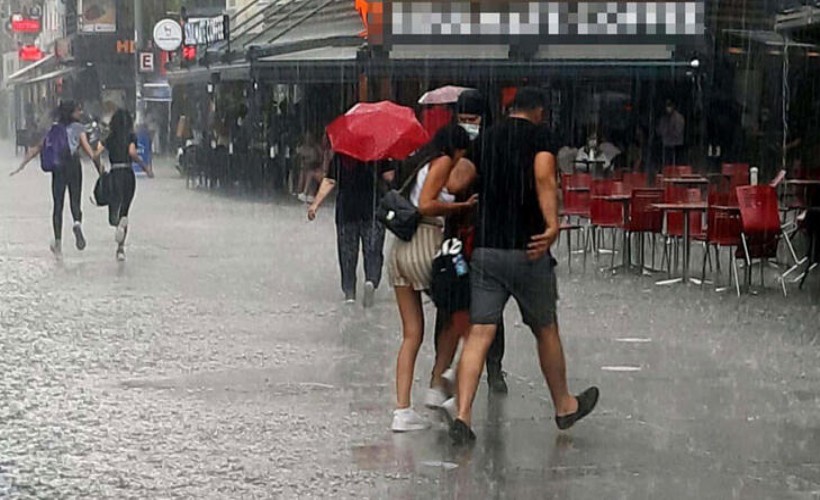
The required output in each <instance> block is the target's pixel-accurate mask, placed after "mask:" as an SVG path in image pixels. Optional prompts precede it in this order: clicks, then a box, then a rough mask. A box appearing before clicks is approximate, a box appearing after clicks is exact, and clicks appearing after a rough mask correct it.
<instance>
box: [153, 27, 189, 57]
mask: <svg viewBox="0 0 820 500" xmlns="http://www.w3.org/2000/svg"><path fill="white" fill-rule="evenodd" d="M154 44H156V46H157V47H158V48H159V49H160V50H164V51H166V52H173V51H175V50H177V49H178V48H179V46H180V45H182V26H180V25H179V23H178V22H177V21H174V20H173V19H162V20H161V21H159V22H158V23H157V24H156V25H154Z"/></svg>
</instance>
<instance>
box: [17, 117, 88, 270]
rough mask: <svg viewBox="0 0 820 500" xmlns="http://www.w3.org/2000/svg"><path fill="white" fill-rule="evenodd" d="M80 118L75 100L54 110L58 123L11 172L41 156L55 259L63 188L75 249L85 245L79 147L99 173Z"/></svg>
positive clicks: (60, 234) (58, 249)
mask: <svg viewBox="0 0 820 500" xmlns="http://www.w3.org/2000/svg"><path fill="white" fill-rule="evenodd" d="M81 115H82V108H81V107H80V106H79V105H78V104H77V103H75V102H74V101H63V102H61V103H60V106H59V107H58V108H57V123H55V124H54V125H52V127H51V129H50V130H49V131H48V133H47V134H46V137H45V138H44V139H43V141H42V142H41V143H40V144H37V145H36V146H34V147H32V148H31V149H29V151H28V153H27V154H26V157H25V158H24V159H23V162H22V163H21V164H20V167H19V168H17V170H14V171H13V172H12V173H11V175H15V174H17V173H19V172H20V171H22V170H23V169H24V168H26V165H28V164H29V162H31V160H33V159H34V157H35V156H37V155H39V154H41V153H42V156H41V162H42V165H41V166H42V168H43V170H44V171H46V172H50V173H51V196H52V199H53V201H54V210H53V212H52V225H53V228H54V241H53V242H52V243H51V251H52V252H53V253H54V256H55V257H57V258H58V259H59V258H62V239H63V205H64V204H65V192H66V189H67V190H68V199H69V205H70V206H71V215H72V217H73V219H74V226H73V231H74V238H75V240H76V244H77V249H78V250H83V249H85V245H86V241H85V236H84V235H83V227H82V220H83V212H82V203H81V200H82V189H83V169H82V163H81V162H80V148H82V150H83V151H85V154H87V155H88V157H89V158H91V160H92V161H93V162H94V166H95V167H96V168H97V171H98V172H101V165H100V161H99V157H98V156H97V155H96V154H95V153H94V150H93V149H92V148H91V145H90V144H89V142H88V136H86V133H85V127H84V126H83V125H82V124H81V123H80V117H81ZM63 131H65V132H64V133H63Z"/></svg>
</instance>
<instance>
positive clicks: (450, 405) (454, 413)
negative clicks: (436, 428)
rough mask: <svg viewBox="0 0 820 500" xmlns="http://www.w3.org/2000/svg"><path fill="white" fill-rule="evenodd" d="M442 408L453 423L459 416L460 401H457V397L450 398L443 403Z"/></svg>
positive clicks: (451, 423) (450, 422)
mask: <svg viewBox="0 0 820 500" xmlns="http://www.w3.org/2000/svg"><path fill="white" fill-rule="evenodd" d="M441 410H442V412H443V413H444V416H445V417H447V420H448V421H449V424H450V425H453V422H455V421H456V418H458V403H457V402H456V398H450V399H448V400H447V401H445V402H444V403H442V405H441Z"/></svg>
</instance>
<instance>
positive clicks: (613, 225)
mask: <svg viewBox="0 0 820 500" xmlns="http://www.w3.org/2000/svg"><path fill="white" fill-rule="evenodd" d="M756 177H758V176H757V172H756V170H755V169H752V168H751V167H750V166H749V165H748V164H742V163H725V164H723V165H722V166H721V171H720V172H719V173H713V174H702V173H699V172H697V171H695V169H693V168H692V167H691V166H688V165H670V166H666V167H664V168H663V169H662V171H661V172H660V173H659V174H658V175H656V176H655V177H654V179H652V178H650V177H649V176H648V175H647V174H645V173H639V172H629V171H621V172H616V173H615V174H614V175H613V176H612V177H610V178H597V177H595V176H593V175H590V174H588V173H564V174H562V176H561V194H562V198H563V203H562V211H561V215H562V218H563V226H564V227H565V228H566V229H569V231H568V233H569V234H565V236H564V237H565V238H567V245H568V249H569V255H570V261H572V260H573V259H577V258H579V257H580V258H582V261H583V268H584V270H586V268H587V261H588V256H591V257H592V258H593V259H594V261H595V263H596V265H597V266H599V267H600V266H602V265H607V267H601V269H602V270H604V271H609V272H614V273H618V272H635V273H640V274H642V275H645V276H654V277H656V284H657V285H658V286H672V285H680V284H683V285H690V284H695V285H698V286H702V287H706V286H712V287H714V289H715V290H717V291H726V290H733V291H734V292H735V293H736V294H737V295H738V296H740V295H741V294H742V293H743V291H749V290H754V289H755V287H758V286H759V287H763V288H765V287H766V286H775V287H777V288H778V289H780V290H781V291H782V293H783V294H786V295H787V294H788V293H789V289H790V288H802V286H803V284H804V283H805V281H806V277H807V276H808V274H809V273H811V272H812V271H813V270H814V269H815V268H816V267H817V265H818V264H817V261H818V259H817V258H816V257H817V254H818V253H820V251H818V249H817V239H818V235H817V231H818V230H817V225H818V224H817V222H816V221H817V219H818V215H817V211H818V205H820V170H815V171H809V170H802V171H796V172H794V174H793V176H791V177H790V176H787V175H786V172H785V171H781V172H779V173H778V174H777V175H776V176H774V177H773V178H772V179H769V180H766V181H765V182H764V179H759V178H756ZM573 238H574V241H573ZM798 239H799V240H800V241H801V242H802V243H803V244H802V245H797V246H799V247H801V248H802V247H807V250H806V251H805V252H801V254H798V251H797V250H796V245H795V241H797V240H798ZM693 251H694V255H693ZM603 256H606V261H604V260H602V257H603ZM607 261H608V262H607ZM693 261H694V262H695V265H696V267H695V268H692V262H693ZM571 270H572V268H571V267H570V271H571ZM724 270H725V271H724ZM772 271H774V272H775V274H774V276H775V277H774V280H772V279H771V278H770V276H771V275H772ZM767 277H769V279H768V282H767ZM772 281H774V282H772Z"/></svg>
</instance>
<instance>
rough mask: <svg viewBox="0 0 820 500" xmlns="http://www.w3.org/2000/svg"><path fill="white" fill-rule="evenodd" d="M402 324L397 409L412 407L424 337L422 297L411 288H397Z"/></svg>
mask: <svg viewBox="0 0 820 500" xmlns="http://www.w3.org/2000/svg"><path fill="white" fill-rule="evenodd" d="M395 291H396V303H398V305H399V314H400V315H401V323H402V341H401V348H400V349H399V355H398V359H397V360H396V408H399V409H403V408H409V407H410V392H411V390H412V388H413V371H414V370H415V367H416V357H417V356H418V353H419V348H420V347H421V340H422V338H423V336H424V310H423V309H422V305H421V295H420V294H419V292H417V291H415V290H413V289H412V288H411V287H399V286H397V287H396V288H395Z"/></svg>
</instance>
